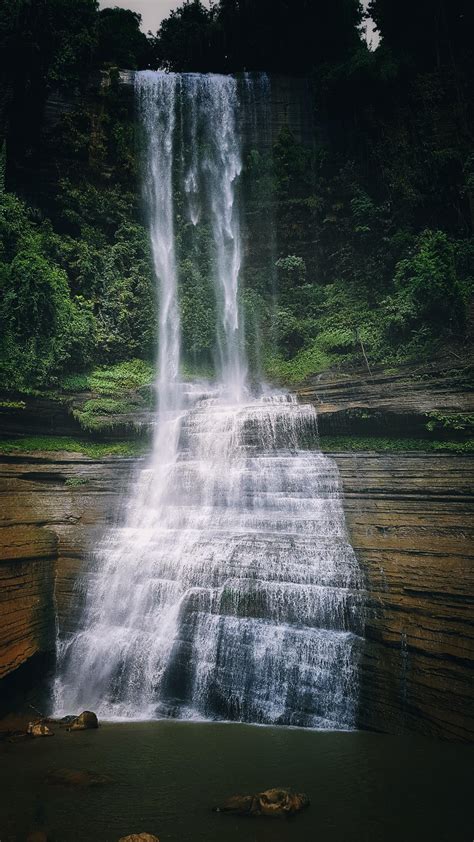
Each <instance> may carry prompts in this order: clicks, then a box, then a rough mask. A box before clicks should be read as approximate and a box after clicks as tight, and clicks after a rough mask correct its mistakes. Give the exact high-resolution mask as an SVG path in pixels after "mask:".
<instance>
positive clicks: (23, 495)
mask: <svg viewBox="0 0 474 842" xmlns="http://www.w3.org/2000/svg"><path fill="white" fill-rule="evenodd" d="M131 468H132V464H131V460H128V459H103V460H101V461H98V462H95V461H94V460H93V459H88V458H87V457H85V456H80V455H79V454H73V453H45V454H35V455H32V456H24V457H18V456H3V457H0V527H1V528H0V605H1V611H0V678H1V677H4V676H6V675H7V674H8V673H10V672H12V671H13V670H15V669H16V668H17V667H19V666H21V665H22V664H24V663H25V662H26V661H27V660H28V659H30V658H32V657H33V656H34V655H37V654H39V653H47V652H53V651H54V646H55V635H56V619H55V615H56V612H57V616H58V621H59V623H61V624H64V625H65V626H67V624H68V623H69V622H72V616H71V595H72V591H73V587H74V583H75V581H76V579H77V573H78V570H79V568H80V567H81V565H82V563H83V560H84V558H85V557H86V556H87V553H88V551H89V548H90V546H91V543H92V542H93V541H94V538H95V536H96V535H97V530H102V529H103V528H104V526H105V523H106V522H107V520H109V519H110V518H111V517H113V514H114V512H115V511H116V507H117V505H118V502H119V500H120V497H121V495H120V492H121V490H122V489H123V488H124V486H125V485H126V484H127V480H128V477H129V474H130V470H131ZM70 482H72V483H78V484H77V485H74V484H73V485H69V484H68V483H70Z"/></svg>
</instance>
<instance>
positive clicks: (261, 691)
mask: <svg viewBox="0 0 474 842" xmlns="http://www.w3.org/2000/svg"><path fill="white" fill-rule="evenodd" d="M244 84H245V86H246V88H247V95H248V88H249V86H251V85H252V80H251V78H250V77H245V79H244ZM258 85H259V88H258V90H259V91H260V92H261V91H267V89H268V83H267V81H265V84H264V85H262V82H261V80H259V81H258ZM136 94H137V100H138V103H139V109H140V115H141V120H142V125H143V129H144V135H145V146H146V150H145V160H146V165H145V169H144V184H145V198H146V203H147V207H148V212H149V219H150V238H151V244H152V252H153V260H154V267H155V273H156V277H157V281H158V289H159V313H160V316H159V331H160V332H159V359H158V375H157V388H158V396H159V402H158V410H157V420H156V429H155V436H154V447H153V452H152V455H151V457H150V459H149V461H148V462H147V464H146V466H145V467H144V468H143V469H142V470H141V471H140V473H139V475H138V478H137V480H136V483H135V485H134V487H133V489H132V491H131V494H130V497H129V501H128V505H127V510H126V512H125V515H124V517H123V519H122V521H121V523H119V524H117V525H115V526H114V527H112V528H110V529H109V530H108V531H107V533H106V535H105V536H104V538H103V540H102V541H101V542H100V544H99V546H98V547H97V549H96V551H95V552H94V554H93V557H92V559H91V566H90V570H89V571H88V573H87V575H86V576H84V591H85V593H84V599H83V605H82V610H81V616H80V619H79V622H78V627H77V629H76V630H75V631H74V632H73V633H72V634H70V635H68V636H63V637H60V639H59V642H58V670H57V678H56V683H55V707H56V712H57V713H62V714H64V713H70V712H74V711H77V710H78V709H80V708H89V709H93V710H96V711H97V713H98V714H99V715H100V716H102V717H105V718H120V717H128V718H130V717H132V718H155V717H159V716H173V717H178V718H203V717H204V718H215V719H237V720H243V721H250V722H264V723H281V724H294V725H305V726H313V727H325V728H348V727H353V726H354V724H355V717H356V710H357V695H358V693H357V680H358V675H357V659H358V652H359V650H360V645H361V639H362V638H361V634H362V625H361V620H360V617H361V611H360V605H359V589H360V574H359V568H358V565H357V561H356V558H355V555H354V552H353V550H352V548H351V546H350V544H349V542H348V539H347V535H346V529H345V522H344V514H343V509H342V501H341V494H340V484H339V478H338V472H337V467H336V465H335V464H334V462H333V461H332V460H330V459H329V458H327V457H325V456H324V455H323V454H322V453H321V452H319V451H318V450H315V449H310V448H309V447H306V446H305V444H307V443H308V441H309V442H310V443H312V445H313V448H314V443H315V442H316V441H317V423H316V422H317V419H316V413H315V411H314V409H313V407H311V406H307V405H299V404H298V403H297V401H296V399H295V398H294V397H292V396H290V395H287V394H285V393H284V392H280V391H277V390H275V389H270V388H268V387H265V386H264V385H261V386H260V388H259V389H258V390H257V391H255V390H254V391H253V392H252V391H251V390H250V388H249V386H248V383H247V372H246V361H245V354H244V343H243V325H242V319H241V313H240V307H239V277H240V270H241V263H242V259H243V249H242V238H241V226H242V220H241V216H240V211H241V203H242V200H241V195H240V191H239V176H240V173H241V169H242V120H241V98H240V95H239V84H238V82H237V80H236V79H234V78H233V77H225V76H214V75H205V76H202V75H197V74H184V75H176V74H167V73H160V72H150V71H145V72H140V73H138V74H137V75H136ZM254 99H255V98H254ZM254 107H255V108H257V107H258V105H255V106H254ZM257 116H258V115H257ZM253 124H255V125H258V121H257V120H256V118H255V119H253V122H252V125H253ZM176 193H178V195H179V196H180V197H181V201H182V203H183V205H184V206H185V208H186V213H187V215H188V218H189V221H190V224H191V225H192V226H193V227H194V228H195V229H196V230H198V229H199V226H200V225H201V224H203V223H202V220H204V219H205V220H207V224H209V225H210V228H211V230H212V267H213V275H214V277H213V281H214V288H215V297H216V311H217V314H218V315H217V324H216V345H217V349H218V369H219V376H218V378H217V380H216V381H215V382H213V383H204V382H184V381H183V380H182V378H181V374H180V371H181V356H180V355H181V338H180V316H179V306H178V280H177V269H176V255H175V234H174V223H173V220H174V215H175V208H174V199H173V197H174V196H175V194H176Z"/></svg>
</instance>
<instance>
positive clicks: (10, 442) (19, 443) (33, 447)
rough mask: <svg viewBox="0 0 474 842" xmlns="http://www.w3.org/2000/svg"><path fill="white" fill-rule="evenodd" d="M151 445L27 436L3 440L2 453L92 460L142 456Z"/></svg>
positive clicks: (0, 443)
mask: <svg viewBox="0 0 474 842" xmlns="http://www.w3.org/2000/svg"><path fill="white" fill-rule="evenodd" d="M148 450H149V445H148V444H147V443H144V442H139V441H135V440H124V441H114V442H103V441H93V440H91V439H79V438H72V437H71V436H25V437H23V438H12V439H1V440H0V452H1V453H13V454H14V453H35V452H38V451H44V452H45V453H53V452H54V453H60V452H62V451H64V452H67V453H84V454H85V456H90V457H91V458H92V459H102V458H103V457H105V456H121V457H124V456H142V455H143V454H144V453H146V452H147V451H148Z"/></svg>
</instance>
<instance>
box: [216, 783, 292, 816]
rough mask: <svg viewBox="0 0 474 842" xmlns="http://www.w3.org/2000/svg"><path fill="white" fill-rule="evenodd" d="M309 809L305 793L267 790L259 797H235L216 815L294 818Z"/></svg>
mask: <svg viewBox="0 0 474 842" xmlns="http://www.w3.org/2000/svg"><path fill="white" fill-rule="evenodd" d="M305 807H309V798H308V796H307V795H305V794H304V793H303V792H290V791H289V790H287V789H266V790H265V792H259V793H258V794H257V795H233V796H232V797H231V798H228V799H227V801H225V802H224V803H223V804H222V805H221V806H220V807H214V811H215V812H216V813H237V814H238V815H240V816H275V817H277V818H280V817H284V816H292V815H294V814H295V813H299V812H300V811H301V810H303V809H304V808H305Z"/></svg>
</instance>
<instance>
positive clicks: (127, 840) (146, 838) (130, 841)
mask: <svg viewBox="0 0 474 842" xmlns="http://www.w3.org/2000/svg"><path fill="white" fill-rule="evenodd" d="M118 842H160V840H159V839H158V837H157V836H153V834H152V833H131V834H130V836H121V837H120V839H119V841H118Z"/></svg>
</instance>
